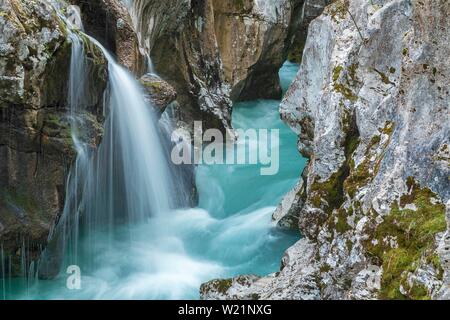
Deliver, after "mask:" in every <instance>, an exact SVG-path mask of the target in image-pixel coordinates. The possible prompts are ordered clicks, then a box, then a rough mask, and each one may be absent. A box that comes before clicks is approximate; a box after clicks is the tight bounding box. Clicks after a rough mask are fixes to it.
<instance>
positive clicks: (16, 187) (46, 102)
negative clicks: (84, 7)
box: [0, 0, 107, 274]
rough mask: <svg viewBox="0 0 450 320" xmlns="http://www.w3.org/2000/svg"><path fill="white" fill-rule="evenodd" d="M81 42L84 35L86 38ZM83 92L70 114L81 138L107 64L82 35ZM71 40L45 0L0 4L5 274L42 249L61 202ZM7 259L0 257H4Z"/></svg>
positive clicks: (0, 219)
mask: <svg viewBox="0 0 450 320" xmlns="http://www.w3.org/2000/svg"><path fill="white" fill-rule="evenodd" d="M86 41H87V40H86ZM86 50H87V54H88V59H87V68H89V74H90V77H89V79H87V81H88V83H87V85H88V86H89V87H90V94H89V96H88V97H86V104H87V105H86V107H85V109H83V110H80V111H79V112H80V114H79V115H78V116H79V117H80V118H81V119H83V121H84V123H85V124H86V130H85V133H84V137H83V139H84V140H85V141H86V142H87V143H88V144H89V145H90V146H91V147H92V148H95V147H96V146H97V145H98V144H99V142H100V139H101V135H102V121H103V115H102V114H103V112H102V110H103V109H102V105H103V102H102V97H103V91H104V89H105V87H106V80H107V67H106V61H105V59H104V57H103V55H102V53H101V51H100V50H95V46H92V45H91V44H89V43H88V42H86ZM70 58H71V43H70V41H68V34H67V30H66V27H65V24H64V22H63V21H62V20H61V19H60V18H59V17H58V16H57V14H56V12H55V10H54V9H53V8H52V7H51V6H50V5H49V4H48V3H47V2H45V1H32V0H20V1H19V0H7V1H2V2H1V4H0V243H1V245H2V249H3V254H4V257H5V259H7V260H9V261H10V262H11V266H12V270H11V271H12V273H13V274H17V273H18V272H19V271H22V272H24V271H26V270H20V264H21V260H22V264H23V265H24V266H27V265H28V264H29V263H30V262H31V261H33V260H36V259H37V258H38V257H39V255H40V253H41V251H42V249H43V248H45V246H46V244H47V240H48V236H49V232H50V230H51V229H52V228H53V227H54V225H55V223H56V222H57V221H58V218H59V216H60V214H61V211H62V208H63V206H64V198H65V186H66V178H67V173H68V171H69V168H70V166H71V164H72V162H73V160H74V159H75V157H76V152H75V148H74V146H73V142H72V137H71V128H70V121H69V118H68V114H69V107H68V103H67V99H68V97H67V92H68V81H69V67H70ZM6 263H8V262H6Z"/></svg>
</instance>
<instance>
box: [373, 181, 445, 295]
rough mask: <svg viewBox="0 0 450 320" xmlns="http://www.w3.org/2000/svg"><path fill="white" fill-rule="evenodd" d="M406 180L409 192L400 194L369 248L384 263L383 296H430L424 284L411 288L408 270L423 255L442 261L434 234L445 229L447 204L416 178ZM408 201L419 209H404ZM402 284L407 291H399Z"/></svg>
mask: <svg viewBox="0 0 450 320" xmlns="http://www.w3.org/2000/svg"><path fill="white" fill-rule="evenodd" d="M407 184H408V187H409V192H408V194H406V195H404V196H402V197H401V199H400V204H397V203H394V204H393V205H392V207H391V212H390V214H389V215H388V216H386V218H385V219H384V221H383V222H382V223H381V224H380V225H379V226H378V227H377V229H376V230H375V235H374V239H375V240H376V241H377V244H376V245H373V244H372V242H371V243H370V244H369V245H368V252H369V253H370V254H371V255H373V256H374V257H376V258H377V259H379V261H380V264H381V265H382V266H383V277H382V280H381V290H380V294H379V297H380V298H381V299H424V298H428V294H425V295H424V291H423V290H422V288H420V287H414V286H413V287H412V288H409V286H408V284H407V282H406V276H407V272H405V271H409V272H414V271H415V270H416V269H417V267H418V265H419V262H420V261H421V259H422V258H425V259H426V260H427V261H433V264H439V261H436V255H435V253H434V249H435V248H434V246H435V236H436V234H437V233H439V232H443V231H445V230H446V227H447V224H446V221H445V206H444V205H443V204H442V203H433V202H432V200H431V199H432V198H435V194H434V193H433V192H432V191H431V190H430V189H428V188H420V186H419V185H418V184H416V183H415V182H414V179H413V178H408V181H407ZM407 204H414V205H415V207H416V208H417V210H410V209H405V208H404V206H406V205H407ZM388 239H390V240H394V241H395V243H396V245H394V246H393V245H392V243H390V242H391V241H387V240H388ZM400 285H403V287H404V288H405V289H406V290H407V291H408V293H407V295H403V294H402V293H401V292H400V289H399V288H400Z"/></svg>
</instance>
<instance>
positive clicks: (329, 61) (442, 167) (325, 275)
mask: <svg viewBox="0 0 450 320" xmlns="http://www.w3.org/2000/svg"><path fill="white" fill-rule="evenodd" d="M449 14H450V3H449V2H448V1H445V0H438V1H416V0H412V1H410V0H395V1H393V0H392V1H389V0H373V1H357V0H338V1H334V2H333V4H331V5H330V6H328V7H327V8H326V9H325V11H324V13H323V14H322V15H321V16H320V17H319V18H317V19H316V20H314V21H313V22H312V23H311V25H310V27H309V33H308V39H307V42H306V46H305V51H304V54H303V60H302V64H301V68H300V71H299V73H298V76H297V79H296V80H295V82H294V83H293V85H292V86H291V88H290V90H289V92H288V93H287V95H286V97H285V99H284V101H283V103H282V105H281V108H280V111H281V115H282V118H283V119H284V120H285V121H286V122H287V123H288V124H289V125H290V126H291V127H292V128H293V130H294V131H296V132H297V133H298V134H299V151H300V152H301V153H302V154H303V155H304V156H306V157H308V158H309V164H308V166H307V168H306V169H305V172H304V174H303V176H304V178H303V180H304V183H305V184H306V188H304V189H300V191H299V192H300V194H297V196H296V197H292V195H291V196H290V199H292V198H294V200H293V201H285V203H289V202H291V203H292V206H290V207H289V206H288V208H282V209H283V210H284V211H285V212H289V213H290V214H292V211H295V212H296V214H297V217H298V223H299V228H300V232H301V233H302V235H303V239H301V240H300V241H299V242H298V243H297V244H295V245H294V246H293V247H292V248H290V249H289V250H288V251H287V253H286V255H285V257H284V258H283V262H282V269H281V270H280V272H278V273H275V274H272V275H269V276H267V277H262V278H259V277H252V276H243V277H239V278H236V279H231V280H215V281H213V282H210V283H207V284H205V285H203V286H202V288H201V293H202V297H203V298H205V299H208V298H212V299H214V298H218V297H220V298H270V299H377V298H380V299H430V298H433V299H440V298H448V297H449V296H450V295H449V289H448V288H449V284H450V273H449V271H450V269H449V268H450V264H449V263H450V262H449V256H448V250H449V248H450V247H449V245H450V244H449V240H448V239H449V233H450V229H449V226H450V225H449V221H448V219H449V217H448V216H449V214H450V202H449V198H450V180H449V176H450V169H449V164H450V149H449V144H450V141H449V139H450V121H449V120H450V116H449V114H450V105H449V101H450V99H449V92H448V89H447V88H446V83H447V82H448V78H449V76H450V63H449V60H448V57H447V56H448V50H449V48H448V43H449V41H448V40H449V37H450V18H449V17H450V15H449ZM302 190H304V191H302ZM295 199H298V200H297V201H296V200H295ZM288 200H289V199H288ZM446 203H447V209H446V205H445V204H446ZM446 210H447V213H446ZM281 215H282V214H281ZM279 216H280V213H279V214H278V215H277V217H278V218H279ZM446 219H447V220H446Z"/></svg>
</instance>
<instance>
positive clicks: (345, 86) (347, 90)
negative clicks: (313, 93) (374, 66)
mask: <svg viewBox="0 0 450 320" xmlns="http://www.w3.org/2000/svg"><path fill="white" fill-rule="evenodd" d="M357 70H358V65H357V64H352V65H350V66H349V67H348V68H347V69H346V70H345V69H344V67H343V66H336V67H334V69H333V74H332V80H333V89H334V91H336V92H338V93H340V94H341V95H342V96H344V98H345V99H346V100H348V101H350V102H356V101H357V100H358V96H357V95H356V94H355V93H354V92H353V91H352V89H351V87H352V86H353V85H354V84H355V83H356V81H357V75H356V72H357Z"/></svg>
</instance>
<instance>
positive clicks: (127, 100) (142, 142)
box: [39, 28, 180, 278]
mask: <svg viewBox="0 0 450 320" xmlns="http://www.w3.org/2000/svg"><path fill="white" fill-rule="evenodd" d="M77 29H80V28H77ZM69 37H70V40H71V42H72V56H71V64H70V80H69V95H68V96H69V105H70V112H69V118H70V123H71V132H72V140H73V143H74V146H75V149H76V152H77V158H76V161H75V163H74V164H73V167H72V169H71V171H70V173H69V176H68V180H67V186H66V200H65V206H64V210H63V214H62V217H61V219H60V221H59V223H58V226H57V227H56V229H55V230H54V231H53V232H52V235H51V238H52V239H51V241H50V243H49V246H48V248H47V249H46V250H45V251H44V253H43V255H42V258H41V261H40V263H39V275H40V277H41V278H49V277H52V275H54V274H55V273H56V272H57V271H56V270H57V269H59V268H60V265H61V260H62V257H63V256H64V257H65V259H66V261H65V262H66V263H67V264H78V263H79V262H80V257H83V259H84V260H86V259H87V260H88V263H89V261H92V260H93V258H94V257H93V256H95V252H96V247H97V245H98V241H97V239H96V237H97V235H98V234H99V233H106V234H107V235H108V237H110V238H111V239H112V238H114V232H115V229H116V228H115V226H116V225H118V224H137V223H141V222H145V221H147V220H148V219H150V218H151V217H155V216H161V215H164V214H167V213H168V212H169V210H171V209H173V208H174V207H175V206H176V204H179V202H180V201H178V202H177V200H178V199H177V196H176V194H174V193H175V191H174V190H175V186H174V183H173V177H172V176H173V174H172V172H171V170H170V167H169V165H168V159H167V157H166V153H167V151H166V150H165V149H164V148H163V146H162V143H161V141H162V140H161V136H160V132H159V129H158V126H157V117H156V113H155V112H154V110H153V107H152V106H151V105H149V104H148V102H146V101H145V100H144V97H143V92H142V89H141V87H140V86H139V84H138V82H137V81H136V80H135V79H134V78H133V76H132V75H131V74H130V73H129V71H128V70H126V69H125V68H123V67H122V66H120V65H119V64H117V63H116V61H115V60H114V58H113V57H112V56H111V54H110V53H109V52H108V51H107V50H106V49H105V48H104V47H103V46H102V45H101V44H100V43H99V42H98V41H96V40H95V39H93V38H90V37H89V36H87V35H83V37H81V36H80V35H79V32H71V33H70V36H69ZM83 38H85V39H83ZM86 39H89V41H91V42H93V43H94V44H95V45H96V46H98V47H99V48H100V49H101V50H102V52H103V54H104V56H105V58H106V60H107V62H108V75H109V79H108V88H107V90H106V92H105V98H104V103H105V106H104V112H105V115H106V120H105V124H104V135H103V140H102V143H101V144H100V146H99V148H98V150H97V151H96V152H94V151H93V150H91V149H92V148H91V147H90V145H89V144H88V143H87V142H86V141H83V130H85V125H84V123H83V119H84V117H83V116H82V115H83V112H84V110H85V107H86V106H87V102H86V101H85V99H86V97H87V96H89V85H88V84H89V82H88V79H87V78H88V70H87V65H86V53H85V50H84V43H83V41H87V40H86ZM80 234H83V235H84V238H85V239H87V240H86V241H83V243H80V239H79V238H80ZM131 236H132V235H131V234H130V237H131ZM102 245H103V244H102Z"/></svg>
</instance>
